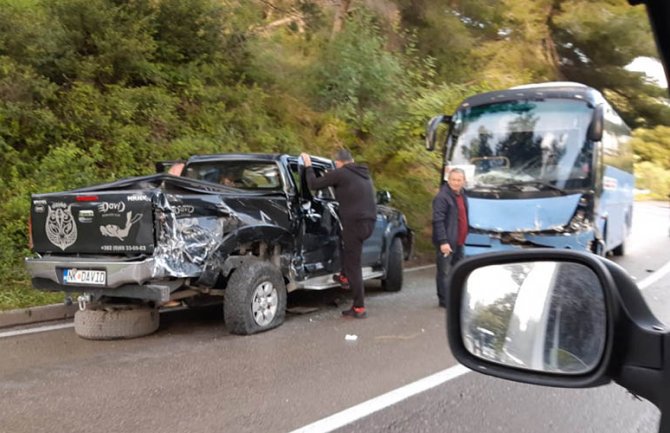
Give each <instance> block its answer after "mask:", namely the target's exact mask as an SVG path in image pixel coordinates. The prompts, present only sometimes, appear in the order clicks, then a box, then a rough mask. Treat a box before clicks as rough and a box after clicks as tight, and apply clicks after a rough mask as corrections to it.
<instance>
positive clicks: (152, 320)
mask: <svg viewBox="0 0 670 433" xmlns="http://www.w3.org/2000/svg"><path fill="white" fill-rule="evenodd" d="M158 324H159V315H158V309H156V308H150V307H144V306H133V305H123V306H121V305H114V306H101V307H97V308H95V309H87V310H83V311H77V312H76V313H75V314H74V332H75V333H76V334H77V335H78V336H80V337H82V338H86V339H88V340H113V339H118V338H136V337H143V336H145V335H149V334H152V333H154V332H156V330H157V329H158Z"/></svg>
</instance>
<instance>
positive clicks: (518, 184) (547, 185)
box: [501, 180, 568, 195]
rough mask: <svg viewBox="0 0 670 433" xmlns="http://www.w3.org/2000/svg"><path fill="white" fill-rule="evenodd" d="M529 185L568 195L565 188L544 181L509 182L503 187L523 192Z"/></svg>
mask: <svg viewBox="0 0 670 433" xmlns="http://www.w3.org/2000/svg"><path fill="white" fill-rule="evenodd" d="M526 185H529V186H531V185H532V186H540V187H544V188H548V189H553V190H554V191H558V192H560V193H561V194H562V195H568V193H567V191H565V190H564V189H563V188H559V187H557V186H556V185H553V184H551V183H549V182H545V181H542V180H526V181H521V182H508V183H505V184H503V185H501V186H509V187H514V188H517V189H518V190H519V191H522V187H524V186H526Z"/></svg>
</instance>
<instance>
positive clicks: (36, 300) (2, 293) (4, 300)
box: [0, 280, 65, 311]
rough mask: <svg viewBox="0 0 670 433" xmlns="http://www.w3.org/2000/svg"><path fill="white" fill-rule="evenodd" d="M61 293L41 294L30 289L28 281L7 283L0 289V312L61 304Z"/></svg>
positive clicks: (41, 292) (62, 295) (39, 291)
mask: <svg viewBox="0 0 670 433" xmlns="http://www.w3.org/2000/svg"><path fill="white" fill-rule="evenodd" d="M64 297H65V294H64V293H63V292H43V291H41V290H37V289H35V288H33V287H32V285H31V284H30V281H29V280H18V281H9V282H8V283H7V286H5V287H3V288H2V289H0V311H4V310H14V309H17V308H26V307H37V306H40V305H49V304H59V303H61V302H63V299H64Z"/></svg>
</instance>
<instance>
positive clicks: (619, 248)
mask: <svg viewBox="0 0 670 433" xmlns="http://www.w3.org/2000/svg"><path fill="white" fill-rule="evenodd" d="M612 254H613V255H615V256H617V257H620V256H623V255H624V254H626V241H623V242H621V244H619V246H617V247H616V248H614V249H613V250H612Z"/></svg>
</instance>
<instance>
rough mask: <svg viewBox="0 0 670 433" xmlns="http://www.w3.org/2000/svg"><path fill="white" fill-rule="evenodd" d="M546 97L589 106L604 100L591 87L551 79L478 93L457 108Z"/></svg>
mask: <svg viewBox="0 0 670 433" xmlns="http://www.w3.org/2000/svg"><path fill="white" fill-rule="evenodd" d="M546 98H556V99H575V100H581V101H585V102H587V103H588V104H590V105H591V106H596V105H599V104H602V103H604V102H605V98H603V95H602V94H601V93H600V92H599V91H597V90H596V89H594V88H592V87H589V86H586V85H584V84H580V83H574V82H571V81H553V82H546V83H534V84H525V85H522V86H516V87H512V88H509V89H506V90H496V91H493V92H487V93H480V94H478V95H474V96H471V97H469V98H467V99H465V100H464V101H463V102H462V103H461V105H460V106H459V107H458V109H459V110H461V109H464V108H469V107H475V106H479V105H488V104H494V103H497V102H509V101H519V100H540V99H546Z"/></svg>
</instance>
